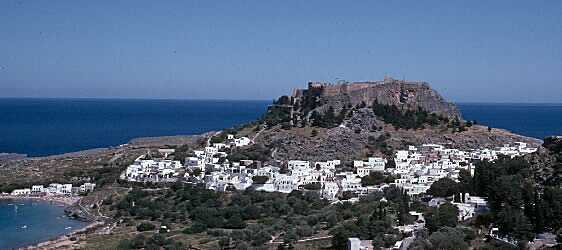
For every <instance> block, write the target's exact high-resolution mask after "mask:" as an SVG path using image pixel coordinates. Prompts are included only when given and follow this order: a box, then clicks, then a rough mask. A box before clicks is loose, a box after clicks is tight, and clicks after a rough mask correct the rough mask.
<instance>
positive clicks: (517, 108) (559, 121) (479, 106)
mask: <svg viewBox="0 0 562 250" xmlns="http://www.w3.org/2000/svg"><path fill="white" fill-rule="evenodd" d="M457 106H458V107H459V109H460V110H461V113H462V115H463V118H464V119H465V120H477V121H478V123H479V124H481V125H486V126H490V127H494V128H504V129H507V130H509V131H511V132H513V133H516V134H520V135H525V136H529V137H534V138H538V139H541V140H544V138H545V137H547V136H551V135H562V104H518V103H458V104H457Z"/></svg>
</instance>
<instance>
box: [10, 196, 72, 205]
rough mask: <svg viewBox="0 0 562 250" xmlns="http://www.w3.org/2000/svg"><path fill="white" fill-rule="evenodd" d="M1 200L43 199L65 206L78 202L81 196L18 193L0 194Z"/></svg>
mask: <svg viewBox="0 0 562 250" xmlns="http://www.w3.org/2000/svg"><path fill="white" fill-rule="evenodd" d="M0 199H1V200H43V201H51V202H56V203H61V204H64V205H67V206H72V205H73V204H74V203H76V202H78V201H79V200H80V199H81V198H80V197H79V196H76V197H73V196H30V195H25V196H18V195H0Z"/></svg>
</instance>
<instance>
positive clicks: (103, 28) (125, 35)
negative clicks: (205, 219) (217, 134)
mask: <svg viewBox="0 0 562 250" xmlns="http://www.w3.org/2000/svg"><path fill="white" fill-rule="evenodd" d="M115 2H116V3H115ZM397 2H398V3H397ZM453 2H454V3H453ZM385 75H392V76H394V77H395V78H400V79H402V78H406V79H407V80H415V81H427V82H429V83H430V84H431V85H432V87H433V88H435V89H437V90H438V91H439V92H440V93H441V94H442V95H443V96H444V97H445V98H446V99H447V100H450V101H456V102H462V101H486V102H562V80H561V79H562V1H554V0H553V1H513V0H510V1H410V2H405V1H177V2H172V1H166V2H165V4H163V3H161V2H160V1H11V0H6V1H0V97H88V98H90V97H103V98H187V99H209V98H210V99H266V100H268V99H273V98H275V97H277V96H279V95H282V94H290V93H291V91H292V89H293V88H295V87H305V86H306V82H307V81H311V80H313V81H332V82H333V81H335V79H336V78H339V79H346V80H348V81H360V80H380V79H382V78H383V77H384V76H385Z"/></svg>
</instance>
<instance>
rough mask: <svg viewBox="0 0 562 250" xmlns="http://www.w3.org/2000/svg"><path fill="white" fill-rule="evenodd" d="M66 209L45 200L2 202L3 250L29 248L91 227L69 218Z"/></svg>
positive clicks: (0, 233)
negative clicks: (66, 215)
mask: <svg viewBox="0 0 562 250" xmlns="http://www.w3.org/2000/svg"><path fill="white" fill-rule="evenodd" d="M14 206H17V207H18V209H17V210H15V209H14ZM64 208H65V207H64V206H63V207H61V206H59V203H55V202H52V203H51V202H50V201H43V200H30V199H17V200H12V199H9V200H4V199H0V249H12V248H19V247H25V246H28V245H31V244H35V243H38V242H42V241H46V240H49V239H52V238H56V237H57V236H60V235H63V234H65V233H68V232H70V231H73V230H76V229H80V228H83V227H85V226H86V225H88V224H87V223H86V222H81V221H77V220H74V219H70V218H68V217H65V216H64ZM24 226H27V227H26V228H22V227H24ZM69 227H70V228H69Z"/></svg>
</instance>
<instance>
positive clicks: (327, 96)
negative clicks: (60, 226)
mask: <svg viewBox="0 0 562 250" xmlns="http://www.w3.org/2000/svg"><path fill="white" fill-rule="evenodd" d="M307 96H316V97H317V98H318V102H319V104H320V105H319V107H317V108H316V109H315V110H316V111H318V112H321V113H323V112H325V111H326V110H327V109H328V108H329V107H330V106H332V107H333V108H334V109H336V110H340V109H342V108H343V107H344V106H349V105H351V106H353V107H355V106H357V105H359V104H361V103H365V104H366V105H367V106H370V105H372V104H373V103H374V102H378V103H380V104H386V105H396V106H399V107H405V108H410V109H417V108H418V107H421V108H423V109H425V110H427V111H429V112H433V113H436V114H440V115H444V116H447V117H451V118H454V117H458V118H459V119H460V120H462V115H461V112H460V111H459V109H458V107H457V106H456V105H455V104H452V103H449V102H446V101H445V100H444V99H443V97H442V96H441V95H440V94H439V93H437V91H435V90H433V89H432V88H431V87H430V86H429V84H428V83H427V82H407V81H405V80H395V79H392V78H391V77H386V78H385V80H384V81H377V82H358V83H343V84H338V85H331V84H329V83H322V84H320V83H309V87H308V89H307V90H294V91H293V97H294V98H295V100H302V98H305V97H307Z"/></svg>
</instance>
